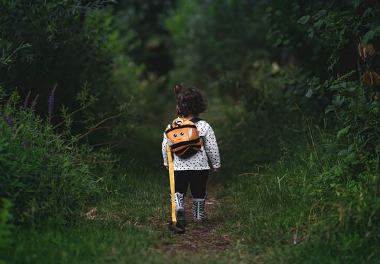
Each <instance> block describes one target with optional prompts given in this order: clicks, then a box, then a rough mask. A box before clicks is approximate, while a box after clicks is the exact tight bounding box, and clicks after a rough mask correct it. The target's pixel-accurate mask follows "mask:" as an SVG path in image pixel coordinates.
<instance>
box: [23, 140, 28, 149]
mask: <svg viewBox="0 0 380 264" xmlns="http://www.w3.org/2000/svg"><path fill="white" fill-rule="evenodd" d="M22 144H23V145H24V148H27V147H29V141H28V140H25V141H24V142H23V143H22Z"/></svg>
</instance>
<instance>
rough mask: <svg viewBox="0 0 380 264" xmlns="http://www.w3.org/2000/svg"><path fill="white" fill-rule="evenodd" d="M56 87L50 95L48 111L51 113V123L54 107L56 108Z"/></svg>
mask: <svg viewBox="0 0 380 264" xmlns="http://www.w3.org/2000/svg"><path fill="white" fill-rule="evenodd" d="M55 87H56V86H55ZM55 87H54V88H53V90H51V92H50V96H49V111H48V113H49V123H50V121H51V114H52V113H53V108H54V92H55Z"/></svg>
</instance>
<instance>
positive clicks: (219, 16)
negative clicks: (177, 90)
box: [166, 1, 268, 96]
mask: <svg viewBox="0 0 380 264" xmlns="http://www.w3.org/2000/svg"><path fill="white" fill-rule="evenodd" d="M262 9H263V2H262V1H255V2H254V3H252V1H215V2H214V1H210V2H207V1H206V2H205V1H179V3H178V6H177V10H176V13H175V14H174V15H173V16H172V17H171V18H169V19H168V20H167V21H166V25H167V28H168V30H169V32H170V34H171V38H172V41H171V44H172V45H173V53H172V54H173V55H172V56H173V60H174V65H175V70H174V71H173V72H172V73H171V80H172V82H173V83H176V82H179V81H183V82H184V83H185V84H188V85H196V86H197V85H198V86H202V87H205V88H206V87H208V86H209V82H210V81H211V82H214V81H215V80H217V79H224V78H226V77H227V78H228V79H229V80H231V78H229V76H230V75H231V76H236V75H238V76H243V77H241V78H239V80H242V79H244V76H245V75H244V74H241V72H245V71H246V68H247V67H250V66H251V64H252V62H253V61H254V60H258V59H263V58H267V57H268V54H267V52H266V50H265V44H266V43H265V41H264V38H263V36H264V34H265V31H266V28H267V25H266V23H265V22H264V21H262ZM234 80H235V79H232V82H233V81H234ZM217 87H218V86H217ZM218 88H220V89H221V90H222V91H223V92H224V93H227V94H228V95H229V96H233V95H234V94H235V92H236V87H231V86H228V85H226V87H223V89H222V88H221V87H218Z"/></svg>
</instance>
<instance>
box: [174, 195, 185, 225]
mask: <svg viewBox="0 0 380 264" xmlns="http://www.w3.org/2000/svg"><path fill="white" fill-rule="evenodd" d="M183 199H184V194H183V193H178V192H176V193H175V194H174V201H175V213H176V218H177V222H178V223H180V224H181V225H182V226H183V227H186V224H187V223H186V218H185V207H184V201H183Z"/></svg>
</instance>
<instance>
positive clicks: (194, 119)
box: [190, 117, 203, 123]
mask: <svg viewBox="0 0 380 264" xmlns="http://www.w3.org/2000/svg"><path fill="white" fill-rule="evenodd" d="M201 120H203V119H200V118H198V117H194V118H192V119H190V121H191V122H193V123H196V122H198V121H201Z"/></svg>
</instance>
